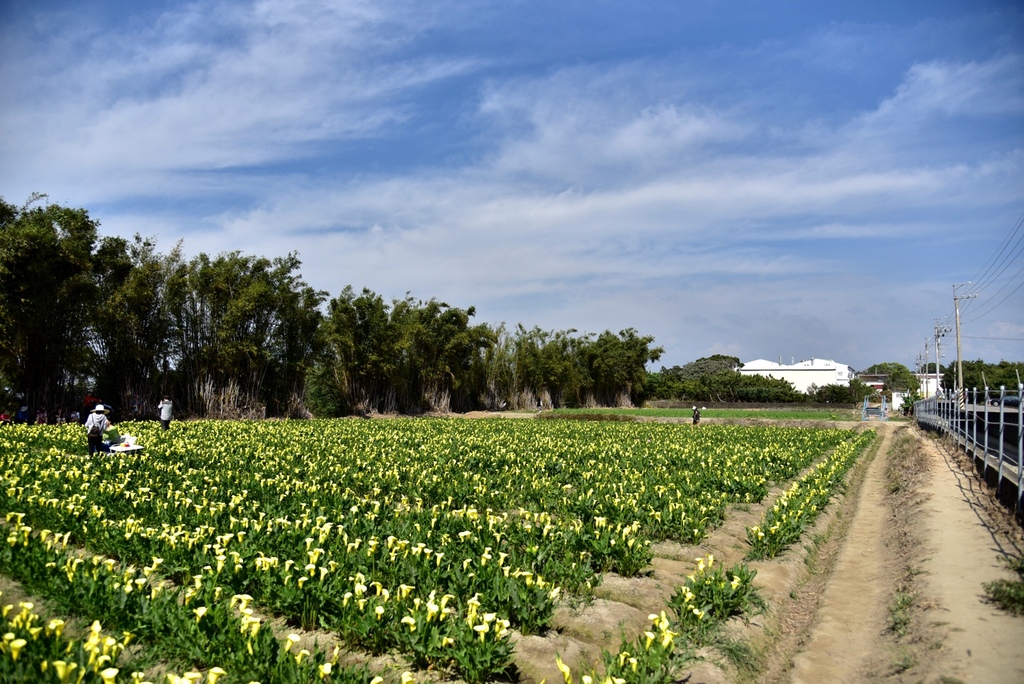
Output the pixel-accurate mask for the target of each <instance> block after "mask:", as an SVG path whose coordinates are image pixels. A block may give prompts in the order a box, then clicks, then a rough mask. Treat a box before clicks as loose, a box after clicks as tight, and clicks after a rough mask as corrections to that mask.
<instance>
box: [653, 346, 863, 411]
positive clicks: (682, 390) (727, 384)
mask: <svg viewBox="0 0 1024 684" xmlns="http://www.w3.org/2000/svg"><path fill="white" fill-rule="evenodd" d="M742 365H743V364H742V363H741V362H740V360H739V358H738V357H735V356H727V355H724V354H715V355H713V356H707V357H704V358H700V359H697V360H696V361H691V362H690V363H687V364H685V365H683V366H672V367H671V368H665V367H662V369H661V370H660V371H658V372H656V373H650V374H648V379H647V394H648V397H649V398H650V399H685V400H689V401H699V402H718V403H721V402H726V403H729V402H750V403H763V404H789V403H792V404H803V403H821V404H857V403H860V402H862V401H863V400H864V398H865V397H868V396H871V394H873V393H874V389H872V388H871V387H869V386H868V385H865V384H864V383H863V382H861V381H859V380H857V379H853V380H852V381H851V382H850V384H849V385H839V384H832V385H823V386H821V387H812V388H811V390H810V391H808V392H806V393H805V392H798V391H797V390H796V388H795V387H794V386H793V383H791V382H790V381H788V380H784V379H782V378H771V377H767V376H763V375H744V374H742V373H740V372H739V370H738V369H739V368H740V367H742Z"/></svg>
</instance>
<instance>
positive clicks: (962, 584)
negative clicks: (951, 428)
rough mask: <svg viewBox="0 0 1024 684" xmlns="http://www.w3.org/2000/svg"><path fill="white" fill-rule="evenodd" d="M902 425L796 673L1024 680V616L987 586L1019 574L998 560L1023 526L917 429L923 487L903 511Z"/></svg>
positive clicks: (798, 676) (868, 485)
mask: <svg viewBox="0 0 1024 684" xmlns="http://www.w3.org/2000/svg"><path fill="white" fill-rule="evenodd" d="M905 429H910V428H905ZM895 430H896V426H894V425H888V424H882V425H880V426H879V433H880V435H881V436H882V438H883V441H882V443H881V446H880V448H879V450H878V452H877V453H876V456H875V458H874V461H873V462H872V463H871V464H870V466H869V469H868V472H867V474H866V476H865V478H864V482H863V486H862V488H861V491H860V495H859V497H858V501H857V506H856V512H855V513H854V515H853V519H852V520H851V522H850V527H849V530H848V532H847V535H846V538H845V540H844V542H843V548H842V550H841V551H840V552H839V555H838V557H837V560H836V564H835V566H834V569H833V571H832V574H831V576H830V578H829V580H828V583H827V585H826V587H825V589H824V591H823V593H822V594H821V597H820V602H819V604H818V611H817V617H816V620H815V622H814V625H813V627H812V628H811V629H810V631H809V633H808V635H807V638H806V641H805V643H804V646H803V647H802V648H801V651H800V652H799V653H798V654H797V655H796V656H795V657H794V658H793V667H792V669H791V671H790V673H789V681H791V682H793V683H794V684H811V683H816V682H840V681H841V682H860V681H877V680H879V679H888V680H889V681H894V682H942V683H949V684H952V683H955V682H964V683H966V682H985V683H988V682H991V683H995V684H999V683H1002V682H1006V683H1007V684H1020V683H1021V682H1024V618H1019V617H1016V618H1015V617H1013V616H1011V615H1009V614H1007V613H1004V612H1002V611H1000V610H998V609H997V608H995V607H994V606H992V605H990V604H989V603H987V602H986V601H985V600H984V591H983V584H984V583H986V582H990V581H993V580H995V579H998V578H1007V579H1013V575H1012V573H1010V572H1008V571H1007V569H1006V568H1005V566H1004V565H1003V564H1002V563H1001V562H1000V559H1001V558H1002V557H1005V556H1006V555H1007V554H1019V553H1020V552H1021V548H1020V547H1021V544H1020V542H1019V539H1020V537H1019V528H1016V530H1015V529H1014V527H1013V525H1012V524H1010V525H1007V521H1006V517H1005V514H1004V513H1003V512H1002V511H1001V510H999V509H998V508H997V507H994V506H993V505H992V503H991V496H990V494H989V493H988V492H986V491H985V490H984V486H983V485H981V484H980V483H979V482H978V480H977V479H976V478H975V476H974V475H973V473H971V472H965V471H964V470H963V469H962V467H961V465H960V464H958V463H957V462H956V461H955V458H954V456H953V454H952V453H951V452H949V451H947V450H946V449H945V448H943V447H942V446H940V444H939V443H938V442H936V441H935V440H933V439H931V438H930V437H928V436H926V435H924V433H920V432H917V431H916V429H914V431H915V432H916V434H917V442H916V445H915V446H914V447H913V448H914V449H916V450H918V453H917V458H916V461H915V464H917V466H918V470H919V472H918V473H917V474H916V475H919V476H920V477H919V478H917V477H916V476H915V479H918V480H919V481H918V485H917V486H916V487H915V489H914V492H913V493H912V494H911V497H912V499H911V500H910V501H909V504H908V505H907V506H905V507H902V508H898V507H896V506H895V505H894V499H893V497H892V496H891V494H892V492H891V491H890V490H891V488H892V480H891V479H890V477H889V476H887V466H889V465H890V456H891V454H890V451H891V450H892V448H893V436H894V434H895ZM897 623H898V624H897Z"/></svg>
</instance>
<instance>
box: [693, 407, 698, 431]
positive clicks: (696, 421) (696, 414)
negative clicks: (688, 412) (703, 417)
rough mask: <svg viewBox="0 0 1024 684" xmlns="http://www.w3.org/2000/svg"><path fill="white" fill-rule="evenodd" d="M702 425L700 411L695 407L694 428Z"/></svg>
mask: <svg viewBox="0 0 1024 684" xmlns="http://www.w3.org/2000/svg"><path fill="white" fill-rule="evenodd" d="M698 425H700V409H699V408H697V407H696V406H694V407H693V427H697V426H698Z"/></svg>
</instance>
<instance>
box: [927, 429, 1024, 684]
mask: <svg viewBox="0 0 1024 684" xmlns="http://www.w3.org/2000/svg"><path fill="white" fill-rule="evenodd" d="M930 446H932V448H931V449H930V450H929V452H930V456H931V459H932V481H931V482H930V483H929V484H928V485H927V486H926V487H925V489H924V493H925V494H926V496H928V500H927V501H926V502H925V503H924V504H923V505H922V508H923V512H924V514H925V515H924V516H922V522H921V528H922V529H921V531H922V535H923V538H924V547H925V549H926V551H927V553H928V555H927V556H926V557H924V558H922V561H921V569H922V571H923V573H924V574H923V577H924V589H923V590H924V591H925V592H926V593H927V594H928V595H930V596H931V597H933V598H934V600H935V601H936V604H937V606H936V610H935V611H934V612H933V615H932V616H931V617H932V618H933V622H935V623H942V624H943V625H944V626H945V627H946V630H947V632H948V636H947V637H946V639H945V640H944V642H943V645H942V648H941V649H938V650H937V652H936V653H935V658H934V660H933V663H934V665H935V667H934V668H932V672H933V673H938V674H940V675H944V676H947V677H950V676H951V677H955V678H957V679H959V680H961V681H963V682H992V683H999V682H1006V683H1007V684H1011V683H1012V684H1020V683H1021V682H1024V618H1021V617H1017V618H1015V617H1012V616H1010V615H1008V614H1007V613H1005V612H1003V611H1000V610H998V609H997V608H995V607H994V606H992V605H990V604H989V603H987V602H985V601H984V600H983V593H984V592H983V589H982V585H983V584H984V583H986V582H991V581H993V580H996V579H999V578H1007V579H1012V578H1013V577H1012V575H1011V574H1010V573H1008V572H1007V570H1006V568H1005V566H1004V565H1003V564H1002V563H1001V562H1000V559H1001V558H1002V557H1004V556H1005V555H1006V554H1008V553H1012V554H1019V553H1021V551H1022V548H1021V544H1020V541H1019V538H1018V539H1016V540H1015V539H1014V538H1013V537H1012V536H1008V535H1006V534H1004V533H1003V532H1001V531H1000V529H999V527H998V520H993V519H992V516H993V514H994V515H998V513H999V512H998V511H992V510H991V508H990V503H989V501H990V494H988V492H987V491H985V490H984V486H983V485H980V484H979V481H978V480H977V478H976V477H975V476H974V474H973V473H971V472H966V473H965V472H964V471H963V470H962V469H961V466H960V465H959V464H958V463H957V462H955V460H954V459H953V457H952V455H951V454H950V453H949V452H947V451H946V450H944V449H940V448H936V447H935V445H934V444H932V445H930Z"/></svg>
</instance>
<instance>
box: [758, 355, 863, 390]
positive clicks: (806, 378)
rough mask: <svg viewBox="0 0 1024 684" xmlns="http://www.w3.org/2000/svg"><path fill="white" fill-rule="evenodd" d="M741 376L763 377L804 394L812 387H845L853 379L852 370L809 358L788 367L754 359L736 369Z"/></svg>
mask: <svg viewBox="0 0 1024 684" xmlns="http://www.w3.org/2000/svg"><path fill="white" fill-rule="evenodd" d="M738 370H739V372H740V373H742V374H743V375H763V376H766V377H769V378H776V379H778V380H788V381H789V382H791V383H793V387H795V388H796V391H797V392H804V393H806V392H807V390H808V389H809V388H810V387H811V385H814V386H816V387H823V386H825V385H846V386H848V385H849V384H850V380H852V379H853V374H854V373H853V368H851V367H850V366H848V365H846V364H845V363H838V362H836V361H833V360H831V359H815V358H811V359H808V360H806V361H799V362H797V363H792V364H790V365H788V366H786V365H783V364H781V363H775V362H774V361H768V360H767V359H755V360H754V361H749V362H747V363H744V364H743V367H742V368H739V369H738Z"/></svg>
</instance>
